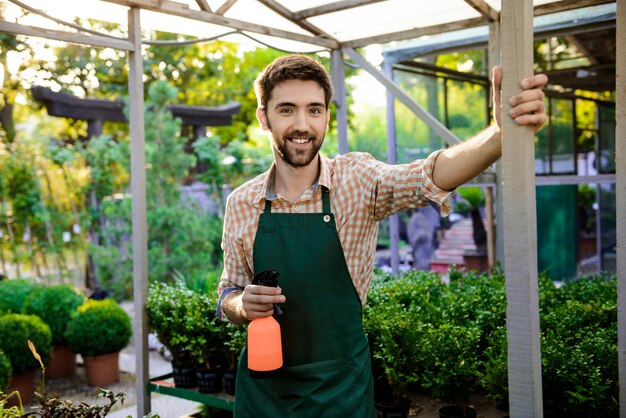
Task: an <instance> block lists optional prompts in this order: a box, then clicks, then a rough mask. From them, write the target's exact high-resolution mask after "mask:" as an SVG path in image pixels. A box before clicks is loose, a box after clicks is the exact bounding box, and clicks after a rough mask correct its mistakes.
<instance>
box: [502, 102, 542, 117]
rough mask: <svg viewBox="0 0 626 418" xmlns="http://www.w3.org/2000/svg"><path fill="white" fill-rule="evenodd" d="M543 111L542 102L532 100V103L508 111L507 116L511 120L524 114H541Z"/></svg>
mask: <svg viewBox="0 0 626 418" xmlns="http://www.w3.org/2000/svg"><path fill="white" fill-rule="evenodd" d="M544 110H545V108H544V104H543V100H534V101H532V102H526V103H522V104H519V105H517V106H515V107H514V108H512V109H511V110H509V115H510V116H511V117H512V118H516V117H518V116H522V115H525V114H533V113H541V112H543V111H544Z"/></svg>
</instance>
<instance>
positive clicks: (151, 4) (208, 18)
mask: <svg viewBox="0 0 626 418" xmlns="http://www.w3.org/2000/svg"><path fill="white" fill-rule="evenodd" d="M103 1H106V2H109V3H114V4H120V5H122V6H128V7H137V8H141V9H145V10H150V11H153V12H160V13H165V14H168V15H172V16H179V17H185V18H187V19H193V20H197V21H199V22H206V23H212V24H214V25H218V26H224V27H227V28H232V29H237V30H242V31H248V32H254V33H260V34H263V35H269V36H275V37H278V38H284V39H290V40H292V41H297V42H303V43H307V44H312V45H318V46H321V47H324V48H329V49H333V48H335V49H337V48H339V43H338V42H337V41H333V40H330V39H325V38H322V37H313V36H307V35H302V34H299V33H294V32H289V31H285V30H281V29H275V28H270V27H267V26H263V25H259V24H256V23H250V22H244V21H242V20H237V19H231V18H227V17H224V16H220V15H217V14H215V13H209V12H205V11H202V10H192V9H167V10H163V9H162V8H161V7H160V6H159V3H158V2H157V1H155V0H103Z"/></svg>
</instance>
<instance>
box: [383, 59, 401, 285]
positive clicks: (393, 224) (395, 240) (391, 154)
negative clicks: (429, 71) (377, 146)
mask: <svg viewBox="0 0 626 418" xmlns="http://www.w3.org/2000/svg"><path fill="white" fill-rule="evenodd" d="M383 73H384V74H385V75H386V76H387V77H388V78H389V79H390V80H392V81H393V64H392V63H391V62H390V61H387V60H385V62H384V63H383ZM395 109H396V108H395V97H394V95H393V94H392V93H391V92H390V91H389V89H387V162H388V163H389V164H396V163H397V162H398V158H397V155H398V153H397V144H396V112H395ZM389 245H390V246H391V248H390V250H391V272H392V273H393V274H394V275H395V274H398V272H399V271H400V217H399V216H398V215H397V214H396V215H392V216H391V217H390V218H389Z"/></svg>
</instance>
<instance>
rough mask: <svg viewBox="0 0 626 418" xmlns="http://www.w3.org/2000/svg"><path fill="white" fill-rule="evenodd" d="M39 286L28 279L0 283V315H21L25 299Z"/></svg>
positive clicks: (7, 280)
mask: <svg viewBox="0 0 626 418" xmlns="http://www.w3.org/2000/svg"><path fill="white" fill-rule="evenodd" d="M40 287H41V285H40V284H39V283H37V282H35V281H33V280H29V279H6V280H2V281H0V314H1V313H23V310H24V301H25V300H26V297H27V296H28V295H29V294H31V293H32V292H34V291H35V290H36V289H38V288H40Z"/></svg>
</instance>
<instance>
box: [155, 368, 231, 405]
mask: <svg viewBox="0 0 626 418" xmlns="http://www.w3.org/2000/svg"><path fill="white" fill-rule="evenodd" d="M147 389H148V390H147V392H148V401H150V394H151V393H153V392H154V393H160V394H163V395H168V396H174V397H176V398H182V399H187V400H189V401H194V402H199V403H202V404H205V405H209V406H212V407H214V408H219V409H225V410H227V411H233V410H234V408H235V397H234V396H232V395H229V394H227V393H226V392H218V393H200V392H198V390H197V389H184V388H177V387H175V386H174V382H173V380H172V373H168V374H165V375H162V376H157V377H155V378H152V379H150V381H149V382H148V384H147Z"/></svg>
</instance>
